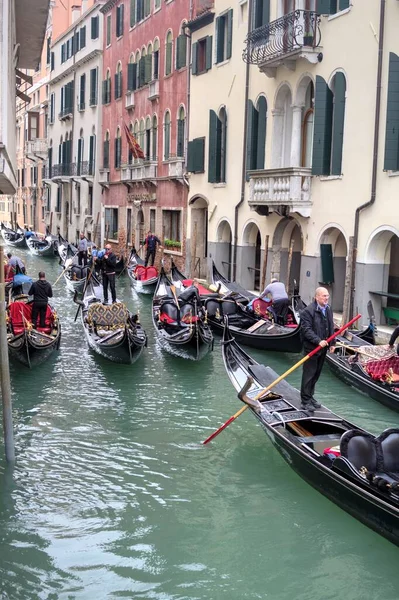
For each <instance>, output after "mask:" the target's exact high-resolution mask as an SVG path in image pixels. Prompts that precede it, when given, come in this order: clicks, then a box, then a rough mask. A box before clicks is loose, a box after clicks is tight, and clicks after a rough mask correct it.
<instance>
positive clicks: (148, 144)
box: [144, 117, 151, 160]
mask: <svg viewBox="0 0 399 600" xmlns="http://www.w3.org/2000/svg"><path fill="white" fill-rule="evenodd" d="M144 154H145V158H146V160H150V158H151V119H150V117H147V118H146V120H145V147H144Z"/></svg>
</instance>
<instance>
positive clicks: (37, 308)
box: [28, 271, 53, 329]
mask: <svg viewBox="0 0 399 600" xmlns="http://www.w3.org/2000/svg"><path fill="white" fill-rule="evenodd" d="M28 295H29V296H33V306H32V323H33V327H34V328H35V329H36V325H37V316H38V315H40V325H39V327H45V326H46V312H47V304H48V299H49V298H52V297H53V290H52V288H51V285H50V284H49V282H48V281H46V274H45V273H44V272H43V271H40V273H39V279H38V280H37V281H35V282H34V283H32V285H31V286H30V289H29V293H28Z"/></svg>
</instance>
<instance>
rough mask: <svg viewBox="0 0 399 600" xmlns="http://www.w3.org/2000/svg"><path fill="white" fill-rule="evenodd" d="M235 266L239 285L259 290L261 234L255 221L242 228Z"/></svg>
mask: <svg viewBox="0 0 399 600" xmlns="http://www.w3.org/2000/svg"><path fill="white" fill-rule="evenodd" d="M237 266H238V269H237V272H238V273H239V281H240V283H241V285H242V286H243V287H244V288H245V289H247V290H255V291H259V287H260V266H261V236H260V231H259V227H258V226H257V225H256V223H248V224H247V225H246V226H245V228H244V231H243V237H242V246H241V249H240V255H239V257H238V265H237Z"/></svg>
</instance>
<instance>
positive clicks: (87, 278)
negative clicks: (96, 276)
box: [74, 261, 94, 322]
mask: <svg viewBox="0 0 399 600" xmlns="http://www.w3.org/2000/svg"><path fill="white" fill-rule="evenodd" d="M93 270H94V261H93V262H92V265H91V267H90V269H89V271H88V272H87V277H86V281H85V286H84V288H83V292H82V298H84V297H85V293H86V290H87V286H88V284H89V281H90V278H91V276H92V274H93ZM82 305H83V302H82V303H81V304H79V306H78V310H77V311H76V315H75V318H74V322H75V321H76V319H77V318H78V316H79V313H80V309H81V308H82Z"/></svg>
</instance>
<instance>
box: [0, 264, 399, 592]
mask: <svg viewBox="0 0 399 600" xmlns="http://www.w3.org/2000/svg"><path fill="white" fill-rule="evenodd" d="M18 254H20V255H21V256H22V257H23V258H24V259H25V260H26V262H27V266H28V271H29V272H30V273H35V274H36V273H37V271H39V270H40V269H42V268H44V269H45V271H46V274H47V278H48V279H49V281H51V282H54V281H55V280H56V278H57V275H58V273H59V266H58V264H57V261H56V260H51V259H47V260H45V259H38V258H35V257H31V256H29V255H28V254H27V253H25V252H19V253H18ZM55 291H56V297H55V301H54V304H55V306H56V308H57V311H58V313H59V315H60V317H61V320H62V327H63V338H62V344H61V349H60V352H59V353H58V354H57V355H55V356H54V358H53V359H52V360H50V362H48V363H47V364H45V365H42V366H41V367H39V368H36V369H35V370H32V371H29V370H28V369H25V368H23V367H22V366H18V365H16V364H12V366H11V377H12V390H13V413H14V423H15V444H16V456H17V460H16V464H15V466H14V467H13V468H10V467H9V466H7V465H6V463H5V460H4V447H3V441H2V439H1V443H0V597H2V596H1V594H3V595H4V598H8V599H10V600H36V599H41V600H44V599H46V600H56V599H62V600H70V599H79V600H92V599H95V600H101V599H107V600H108V599H113V600H116V599H120V598H143V599H154V600H194V599H195V600H219V599H225V598H226V599H228V600H244V599H245V600H255V599H258V598H261V599H272V600H330V599H331V600H337V599H341V598H342V599H345V600H357V599H359V600H360V599H367V600H368V599H372V600H379V599H381V600H382V599H384V600H396V599H397V598H398V596H399V593H398V581H399V576H398V566H397V565H398V549H397V548H396V547H395V546H393V545H392V544H391V543H389V542H388V541H386V540H384V539H383V538H382V537H380V536H379V535H377V534H376V533H374V532H373V531H371V530H369V529H368V528H367V527H365V526H363V525H362V524H360V523H359V522H357V521H356V520H355V519H353V518H352V517H350V516H349V515H347V514H346V513H345V512H343V511H342V510H341V509H339V508H338V507H337V506H335V505H334V504H332V503H331V502H330V501H328V500H327V499H325V498H324V497H323V496H322V495H321V494H319V493H318V492H316V491H315V490H313V489H312V488H311V487H309V486H308V485H307V484H306V483H305V482H303V481H302V480H301V479H300V478H299V477H298V476H297V475H296V474H295V473H294V472H293V471H292V470H291V469H290V468H289V466H288V465H286V463H285V462H284V461H283V459H282V458H281V457H280V456H279V455H278V454H277V452H276V451H275V450H274V448H273V447H272V445H271V443H270V441H269V439H268V438H267V436H265V434H264V433H263V432H262V430H261V428H260V427H259V426H258V424H257V423H256V421H255V420H254V419H253V418H251V415H250V414H249V412H246V413H245V414H244V415H243V416H242V417H240V419H238V420H237V421H236V422H235V423H234V424H232V425H231V426H230V427H229V428H228V429H227V430H226V431H224V432H223V433H222V434H221V435H220V436H219V437H218V438H217V439H216V440H215V441H214V442H213V443H211V444H209V446H206V447H204V446H202V445H201V443H200V442H201V440H203V439H204V438H205V437H207V436H208V435H209V434H210V433H211V432H212V431H213V430H214V429H215V428H216V427H218V426H219V425H220V424H221V423H222V422H224V421H225V420H226V419H227V418H228V417H229V416H230V415H231V414H233V413H234V412H236V410H237V409H238V408H239V407H240V404H239V402H238V400H237V399H236V397H235V393H234V390H233V388H232V387H231V385H230V382H229V380H228V378H227V375H226V374H225V371H224V367H223V362H222V358H221V351H220V341H219V339H218V338H217V340H216V344H215V349H214V352H213V353H212V354H211V355H209V356H207V357H205V359H204V360H203V361H202V362H200V363H192V362H186V361H183V360H181V359H176V358H173V357H171V356H168V355H166V354H164V353H163V352H162V351H161V349H160V348H159V347H158V345H157V343H156V341H155V339H154V332H153V329H152V323H151V316H150V307H151V300H150V298H147V297H144V298H143V297H138V296H137V295H136V294H135V293H134V292H133V291H132V290H131V289H130V287H129V284H128V280H127V278H121V279H119V281H118V296H119V297H120V298H123V299H124V300H125V301H126V302H127V304H128V306H129V307H130V308H131V309H132V310H135V311H137V310H140V315H141V321H142V323H143V325H144V326H145V328H146V330H147V333H148V338H149V343H148V349H147V350H146V351H145V354H144V356H142V358H141V359H140V360H139V361H138V362H137V363H136V364H135V365H132V366H127V365H114V364H112V363H110V362H107V361H105V360H102V359H101V357H97V356H95V355H93V354H92V353H91V352H89V351H88V349H87V346H86V342H85V339H84V337H83V332H82V329H81V324H80V322H79V321H78V322H76V323H74V316H75V312H76V307H75V305H74V304H73V303H72V299H71V296H70V294H69V293H68V292H67V291H66V289H65V287H64V283H63V282H62V281H61V282H60V283H59V284H58V285H57V287H56V288H55ZM249 352H250V353H253V355H254V356H256V358H257V359H258V360H261V361H263V362H264V363H267V364H270V365H271V366H272V367H273V368H274V369H275V370H276V371H278V372H282V371H285V370H286V369H287V368H288V367H289V366H291V365H293V364H294V362H296V360H297V359H298V356H295V355H289V354H283V355H279V354H277V353H262V352H256V351H252V350H249ZM299 379H300V372H296V373H294V374H293V375H292V376H291V378H290V380H289V381H290V382H291V383H292V384H294V385H297V384H298V382H299ZM318 396H319V398H320V399H322V400H323V402H324V403H325V404H327V405H328V406H329V407H330V408H332V409H333V410H335V411H337V412H338V413H340V414H342V415H345V416H346V417H348V418H349V419H352V420H354V421H355V422H357V423H359V424H360V425H362V426H365V427H367V428H368V429H369V430H371V431H372V432H374V433H378V432H380V431H382V430H383V429H384V428H386V427H388V426H397V425H398V421H399V416H398V415H397V414H395V413H393V412H391V411H389V410H388V409H386V408H384V407H383V406H380V405H379V404H378V403H376V402H374V401H372V400H370V399H368V398H367V397H365V396H362V395H359V394H358V393H356V392H355V391H354V390H351V389H350V388H348V387H347V386H345V385H344V384H342V383H341V382H339V381H338V380H336V379H335V378H334V377H333V376H332V374H331V373H329V372H328V370H326V371H325V372H324V373H323V375H322V378H321V380H320V382H319V386H318Z"/></svg>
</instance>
